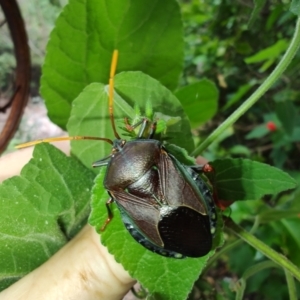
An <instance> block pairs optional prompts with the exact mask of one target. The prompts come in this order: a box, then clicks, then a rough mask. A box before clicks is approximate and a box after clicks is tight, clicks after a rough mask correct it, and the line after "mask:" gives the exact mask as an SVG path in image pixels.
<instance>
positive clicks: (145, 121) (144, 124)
mask: <svg viewBox="0 0 300 300" xmlns="http://www.w3.org/2000/svg"><path fill="white" fill-rule="evenodd" d="M148 123H149V120H148V119H147V118H143V119H142V120H140V121H139V122H137V123H135V124H133V125H130V124H129V122H128V118H125V126H126V129H127V130H128V131H133V130H134V129H135V128H137V127H138V126H140V125H141V127H140V130H139V133H138V135H137V138H138V139H140V138H143V134H144V132H145V130H146V128H147V125H148ZM151 132H152V128H151Z"/></svg>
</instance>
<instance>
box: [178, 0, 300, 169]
mask: <svg viewBox="0 0 300 300" xmlns="http://www.w3.org/2000/svg"><path fill="white" fill-rule="evenodd" d="M258 2H259V1H258ZM181 4H182V12H183V17H184V24H185V41H186V49H185V70H184V75H183V77H182V84H183V85H185V84H190V83H193V82H195V81H197V80H198V79H199V78H203V77H208V78H210V79H214V81H215V83H216V84H217V85H218V87H219V89H220V99H219V106H220V113H219V114H217V115H216V116H215V118H214V119H213V120H212V121H211V122H209V123H208V124H206V126H205V127H202V128H199V135H200V138H201V140H202V139H203V138H205V136H207V134H208V133H209V132H211V131H212V129H213V128H215V127H216V126H218V124H220V123H221V122H222V121H223V120H224V119H225V118H226V117H228V116H229V115H230V114H231V113H232V112H233V111H234V109H235V108H236V107H237V106H238V105H240V104H241V103H242V101H243V100H245V99H246V98H247V96H249V95H251V93H252V92H253V91H254V90H255V89H256V88H257V87H258V86H259V85H260V84H261V83H262V82H263V81H264V79H265V78H266V77H267V75H268V74H269V73H270V72H271V71H272V69H273V68H274V67H275V66H276V64H277V63H278V61H279V60H280V58H281V56H282V54H283V53H284V52H285V50H286V48H287V45H288V41H289V40H290V39H291V37H292V34H293V31H294V26H295V19H296V18H295V16H294V15H293V14H292V13H291V12H290V11H289V10H288V9H289V3H285V2H284V1H282V2H281V1H266V3H265V5H263V7H262V10H261V11H260V12H259V13H258V15H257V16H256V18H255V21H254V22H252V23H253V24H252V26H250V28H249V27H248V22H249V16H250V15H251V12H252V9H253V3H252V1H243V2H241V1H237V2H232V1H228V0H227V1H210V2H208V1H198V0H192V1H182V2H181ZM299 62H300V53H298V55H297V56H296V57H295V58H294V60H293V63H292V64H291V65H290V66H289V68H288V70H287V71H286V72H285V74H284V76H282V78H281V79H280V80H279V81H277V82H276V84H275V85H274V86H273V87H272V89H271V90H269V91H268V92H267V93H266V94H265V95H264V96H263V98H262V99H261V100H260V101H259V102H258V104H256V105H255V106H254V107H252V108H251V109H250V110H249V111H248V112H247V113H246V114H245V115H244V116H243V117H242V118H241V119H240V120H239V121H238V122H237V123H236V124H235V126H234V128H233V130H232V132H231V134H228V136H227V137H225V138H224V139H223V140H222V141H219V142H220V144H219V145H218V147H211V148H210V152H209V153H207V155H208V157H209V158H210V159H211V160H213V159H215V158H218V157H223V158H224V156H227V155H228V156H230V155H234V156H242V157H243V156H244V157H245V156H247V157H249V158H252V159H256V160H260V161H263V162H267V163H271V164H272V165H274V166H277V167H287V168H289V169H295V168H297V166H299V164H300V158H299V155H297V153H298V151H299V140H300V118H299V102H300V97H299V95H300V92H299V88H298V87H299V84H300V76H299V75H300V71H299V67H298V65H299ZM269 121H273V122H274V123H275V124H276V130H268V127H267V122H269ZM253 131H254V132H253ZM237 146H238V147H237Z"/></svg>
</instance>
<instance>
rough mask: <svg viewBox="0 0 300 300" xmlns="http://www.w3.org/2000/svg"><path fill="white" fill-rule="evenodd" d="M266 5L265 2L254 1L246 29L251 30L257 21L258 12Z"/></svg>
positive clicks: (263, 0) (264, 0) (260, 0)
mask: <svg viewBox="0 0 300 300" xmlns="http://www.w3.org/2000/svg"><path fill="white" fill-rule="evenodd" d="M265 3H266V0H254V8H253V10H252V13H251V16H250V20H249V22H248V28H251V27H252V26H253V24H254V22H255V20H256V19H257V17H258V15H259V13H260V11H261V10H262V9H263V7H264V5H265Z"/></svg>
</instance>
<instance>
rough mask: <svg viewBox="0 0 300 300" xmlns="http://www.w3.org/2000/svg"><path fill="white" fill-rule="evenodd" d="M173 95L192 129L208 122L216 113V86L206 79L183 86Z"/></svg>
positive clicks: (217, 95) (217, 94)
mask: <svg viewBox="0 0 300 300" xmlns="http://www.w3.org/2000/svg"><path fill="white" fill-rule="evenodd" d="M175 95H176V97H177V98H178V99H179V100H180V102H181V104H182V106H183V108H184V110H185V112H186V114H187V115H188V117H189V120H190V122H191V124H192V127H197V126H199V125H201V124H203V123H205V122H207V121H209V120H210V119H211V118H212V117H213V116H214V115H215V113H216V112H217V109H218V97H219V92H218V89H217V87H216V85H215V84H214V83H213V82H212V81H210V80H208V79H202V80H199V81H198V82H195V83H193V84H190V85H188V86H185V87H183V88H182V89H180V90H178V91H177V92H176V93H175Z"/></svg>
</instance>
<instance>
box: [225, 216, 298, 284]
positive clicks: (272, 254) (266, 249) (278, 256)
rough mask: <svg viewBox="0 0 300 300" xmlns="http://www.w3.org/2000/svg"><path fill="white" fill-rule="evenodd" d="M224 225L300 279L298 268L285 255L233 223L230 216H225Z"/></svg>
mask: <svg viewBox="0 0 300 300" xmlns="http://www.w3.org/2000/svg"><path fill="white" fill-rule="evenodd" d="M225 225H226V227H227V228H228V229H229V230H230V231H231V232H232V233H234V234H235V235H237V236H238V237H240V238H241V239H243V240H244V241H245V242H247V243H248V244H249V245H251V246H252V247H254V248H255V249H256V250H258V251H260V252H261V253H262V254H264V255H265V256H266V257H268V258H269V259H270V260H272V261H273V262H275V263H276V264H278V265H279V266H280V267H282V268H284V269H285V270H287V271H289V272H290V273H291V275H292V276H294V277H295V278H296V279H297V280H298V281H300V269H298V268H297V267H296V266H295V265H294V264H293V263H292V262H291V261H289V260H288V259H287V258H286V257H284V256H283V255H281V254H279V253H278V252H276V251H274V250H273V249H271V248H270V247H269V246H267V245H266V244H264V243H263V242H262V241H260V240H259V239H257V238H256V237H255V236H253V235H252V234H250V233H249V232H247V231H246V230H244V229H243V228H242V227H240V226H239V225H237V224H235V223H234V222H233V221H232V220H231V219H230V218H226V221H225Z"/></svg>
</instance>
